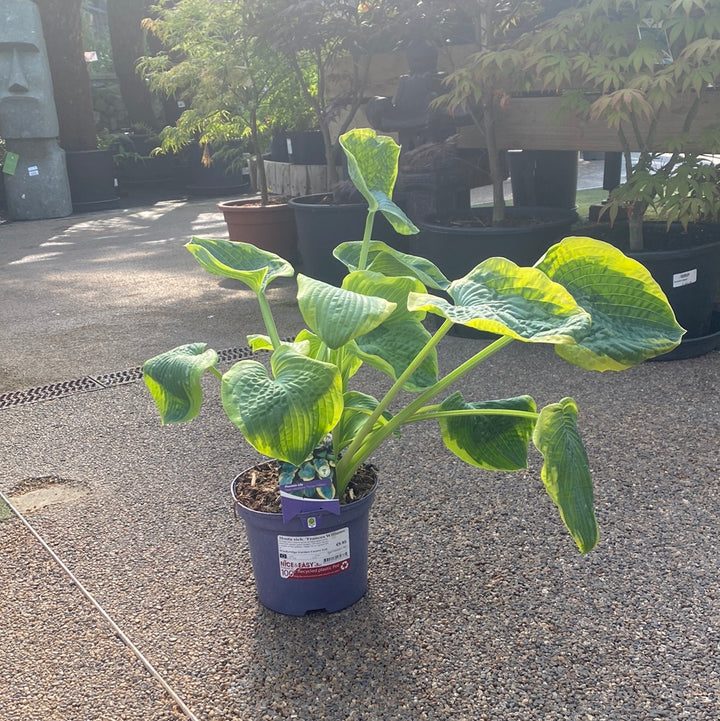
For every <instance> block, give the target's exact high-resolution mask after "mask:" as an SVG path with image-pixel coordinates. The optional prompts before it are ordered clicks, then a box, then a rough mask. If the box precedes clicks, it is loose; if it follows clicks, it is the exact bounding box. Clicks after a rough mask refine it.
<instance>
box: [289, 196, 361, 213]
mask: <svg viewBox="0 0 720 721" xmlns="http://www.w3.org/2000/svg"><path fill="white" fill-rule="evenodd" d="M328 195H332V193H331V192H330V193H311V194H310V195H296V196H295V197H293V198H290V200H288V204H289V205H290V206H292V207H293V208H308V207H311V208H363V209H365V210H367V207H368V204H367V203H366V202H364V201H363V202H362V203H320V202H317V201H318V200H319V199H320V198H325V197H327V196H328Z"/></svg>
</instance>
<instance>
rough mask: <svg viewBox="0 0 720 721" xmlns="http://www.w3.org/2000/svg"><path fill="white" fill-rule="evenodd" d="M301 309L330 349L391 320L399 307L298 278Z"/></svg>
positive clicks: (315, 281) (381, 299)
mask: <svg viewBox="0 0 720 721" xmlns="http://www.w3.org/2000/svg"><path fill="white" fill-rule="evenodd" d="M297 299H298V306H299V308H300V313H302V317H303V318H304V319H305V322H306V323H307V324H308V326H309V327H310V329H311V330H312V331H313V332H315V333H317V335H318V336H320V338H322V340H323V342H324V343H325V344H326V345H327V346H328V347H329V348H340V347H341V346H344V345H345V344H346V343H348V342H350V341H351V340H354V339H355V338H357V337H358V336H361V335H364V334H365V333H368V332H369V331H371V330H372V329H373V328H375V327H376V326H378V325H380V323H382V322H383V321H384V320H385V319H386V318H388V317H390V315H391V314H392V312H393V311H394V310H395V304H394V303H390V302H388V301H387V300H385V299H384V298H376V297H371V296H369V295H361V294H360V293H353V292H352V291H350V290H346V289H344V288H337V287H335V286H334V285H328V284H327V283H323V282H322V281H320V280H315V279H314V278H309V277H308V276H306V275H298V295H297Z"/></svg>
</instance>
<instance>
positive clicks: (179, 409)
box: [143, 343, 218, 424]
mask: <svg viewBox="0 0 720 721" xmlns="http://www.w3.org/2000/svg"><path fill="white" fill-rule="evenodd" d="M206 345H207V344H206V343H189V344H187V345H181V346H180V347H178V348H174V349H173V350H169V351H166V352H165V353H161V354H160V355H157V356H155V357H154V358H150V360H147V361H145V364H144V365H143V378H144V380H145V384H146V385H147V387H148V388H149V389H150V393H151V394H152V397H153V399H154V400H155V404H156V405H157V407H158V410H159V411H160V419H161V420H162V422H163V424H165V423H179V422H180V421H189V420H191V419H193V418H195V416H196V415H197V414H198V411H199V410H200V405H201V404H202V388H201V386H200V377H201V376H202V374H203V373H204V372H205V371H206V370H207V369H208V368H211V367H212V366H214V365H215V364H216V363H217V362H218V354H217V353H216V352H215V351H214V350H212V349H209V350H205V348H206Z"/></svg>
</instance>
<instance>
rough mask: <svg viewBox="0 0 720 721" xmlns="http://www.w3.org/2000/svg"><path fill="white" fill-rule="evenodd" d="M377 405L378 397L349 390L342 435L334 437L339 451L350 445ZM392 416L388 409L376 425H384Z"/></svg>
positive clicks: (341, 424)
mask: <svg viewBox="0 0 720 721" xmlns="http://www.w3.org/2000/svg"><path fill="white" fill-rule="evenodd" d="M377 405H378V401H377V399H376V398H373V397H372V396H369V395H366V394H365V393H360V392H359V391H348V392H347V393H345V407H344V409H343V415H342V422H341V423H340V425H339V426H338V427H340V428H342V435H339V436H338V437H336V438H335V439H334V440H335V446H336V448H337V451H338V452H341V451H342V450H343V449H345V448H347V446H349V445H350V443H351V442H352V440H353V439H354V438H355V436H356V434H357V433H358V431H359V430H360V428H361V427H362V425H363V424H364V423H365V421H366V420H367V418H368V416H369V415H370V414H371V413H373V411H374V410H375V409H376V408H377ZM390 418H392V416H391V415H390V413H388V412H387V411H386V412H385V413H383V415H382V416H380V418H379V419H378V422H377V424H376V425H377V426H380V425H384V424H385V423H387V422H388V421H389V420H390Z"/></svg>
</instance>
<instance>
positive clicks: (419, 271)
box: [333, 240, 450, 290]
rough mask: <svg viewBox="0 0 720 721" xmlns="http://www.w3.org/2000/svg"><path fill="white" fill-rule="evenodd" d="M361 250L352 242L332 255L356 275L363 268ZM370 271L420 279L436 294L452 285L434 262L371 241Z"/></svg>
mask: <svg viewBox="0 0 720 721" xmlns="http://www.w3.org/2000/svg"><path fill="white" fill-rule="evenodd" d="M361 250H362V242H360V241H355V240H351V241H347V242H345V243H340V245H338V246H337V247H336V248H335V250H334V251H333V255H334V256H335V257H336V258H337V259H338V260H339V261H340V262H342V263H344V264H345V265H346V266H347V267H348V270H350V271H353V270H357V269H358V268H359V266H360V252H361ZM367 270H372V271H374V272H375V273H381V274H382V275H387V276H391V277H392V276H398V275H407V276H410V277H411V278H417V279H418V280H419V281H420V282H421V283H422V284H423V285H424V286H425V287H426V288H434V289H435V290H445V289H446V288H447V287H448V286H449V285H450V281H449V280H448V279H447V278H446V277H445V276H444V275H443V274H442V272H441V271H440V269H439V268H438V267H437V266H436V265H435V264H433V263H432V262H431V261H429V260H427V259H426V258H423V257H421V256H417V255H410V254H408V253H401V252H400V251H399V250H395V249H394V248H391V247H390V246H389V245H387V244H386V243H383V242H382V241H381V240H371V241H370V243H369V244H368V267H367Z"/></svg>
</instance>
